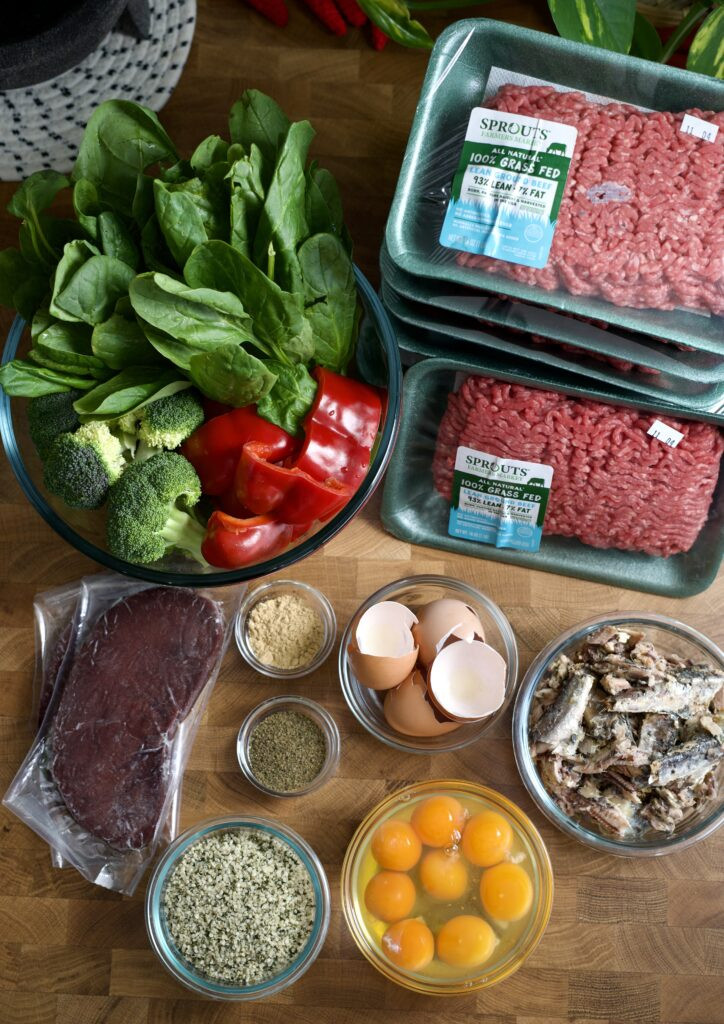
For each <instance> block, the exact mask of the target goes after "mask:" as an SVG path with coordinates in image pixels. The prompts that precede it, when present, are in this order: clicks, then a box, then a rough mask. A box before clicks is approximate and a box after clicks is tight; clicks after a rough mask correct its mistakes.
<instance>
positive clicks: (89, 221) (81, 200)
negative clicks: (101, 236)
mask: <svg viewBox="0 0 724 1024" xmlns="http://www.w3.org/2000/svg"><path fill="white" fill-rule="evenodd" d="M73 209H74V210H75V215H76V217H77V218H78V221H79V222H80V224H81V226H82V227H83V228H84V230H85V231H86V232H87V233H88V235H89V236H90V237H91V238H92V239H93V241H94V242H96V241H98V214H99V213H102V212H103V211H104V210H110V206H109V205H108V204H107V203H102V202H101V201H100V199H99V198H98V189H97V188H96V187H95V185H94V184H93V182H92V181H88V179H87V178H79V179H78V181H76V183H75V185H74V186H73Z"/></svg>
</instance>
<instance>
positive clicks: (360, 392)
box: [294, 366, 382, 491]
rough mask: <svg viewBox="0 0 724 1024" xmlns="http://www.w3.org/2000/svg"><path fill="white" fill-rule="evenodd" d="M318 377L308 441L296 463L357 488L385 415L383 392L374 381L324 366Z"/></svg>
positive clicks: (308, 422) (307, 419) (306, 424)
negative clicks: (366, 382)
mask: <svg viewBox="0 0 724 1024" xmlns="http://www.w3.org/2000/svg"><path fill="white" fill-rule="evenodd" d="M314 377H316V379H317V384H318V387H317V394H316V396H315V399H314V404H313V405H312V408H311V409H310V410H309V412H308V413H307V415H306V416H305V418H304V422H303V426H304V444H303V445H302V449H301V451H300V453H299V455H298V457H297V458H296V459H295V462H294V466H295V467H296V468H297V469H301V470H303V471H304V472H305V473H309V475H310V476H313V477H315V479H317V480H324V481H327V480H330V479H331V480H338V481H339V482H340V483H343V484H346V485H347V486H348V487H349V488H350V490H351V491H354V490H356V488H357V487H358V485H359V484H360V483H361V482H362V480H363V478H364V476H365V474H366V472H367V469H368V467H369V463H370V452H371V451H372V445H373V444H374V443H375V438H376V436H377V430H378V428H379V424H380V417H381V415H382V401H381V399H380V395H379V393H378V392H377V391H376V390H375V388H372V387H370V386H369V384H363V383H362V381H359V380H353V379H352V378H351V377H343V376H342V375H341V374H339V373H333V372H332V371H331V370H327V369H325V368H324V367H321V366H317V367H316V368H315V370H314Z"/></svg>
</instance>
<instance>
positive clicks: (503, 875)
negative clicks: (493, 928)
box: [480, 863, 533, 921]
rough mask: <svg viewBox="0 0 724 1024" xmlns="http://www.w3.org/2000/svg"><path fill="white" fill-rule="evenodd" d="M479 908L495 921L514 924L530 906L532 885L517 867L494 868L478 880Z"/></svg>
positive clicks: (516, 865) (500, 866)
mask: <svg viewBox="0 0 724 1024" xmlns="http://www.w3.org/2000/svg"><path fill="white" fill-rule="evenodd" d="M480 900H481V902H482V904H483V908H484V909H485V910H487V912H488V913H489V914H490V916H491V917H494V918H495V919H496V920H498V921H518V920H520V918H521V917H523V916H524V915H525V914H527V913H528V911H529V910H530V905H531V903H532V902H533V883H532V882H531V880H530V878H529V877H528V875H527V874H526V873H525V871H524V870H523V868H522V867H520V865H518V864H507V863H505V864H496V865H495V867H492V868H488V870H487V871H483V874H482V875H481V878H480Z"/></svg>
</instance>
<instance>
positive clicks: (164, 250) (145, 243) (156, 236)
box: [141, 213, 179, 277]
mask: <svg viewBox="0 0 724 1024" xmlns="http://www.w3.org/2000/svg"><path fill="white" fill-rule="evenodd" d="M141 253H142V254H143V261H144V263H145V265H146V269H147V270H156V271H158V272H159V273H161V274H168V275H170V276H171V277H173V276H174V275H176V274H178V273H179V267H178V264H177V263H176V261H175V260H174V258H173V256H172V255H171V253H170V251H169V248H168V245H167V244H166V239H165V238H164V237H163V234H162V233H161V228H160V227H159V226H158V218H157V217H156V214H155V213H153V214H151V216H150V217H149V218H148V220H147V221H146V223H145V224H144V226H143V230H142V231H141Z"/></svg>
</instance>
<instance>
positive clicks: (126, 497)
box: [107, 452, 207, 565]
mask: <svg viewBox="0 0 724 1024" xmlns="http://www.w3.org/2000/svg"><path fill="white" fill-rule="evenodd" d="M200 497H201V483H200V481H199V478H198V476H197V474H196V470H195V469H194V467H193V466H192V465H191V463H190V462H188V461H187V460H186V459H185V458H184V457H183V455H179V454H178V453H177V452H160V453H158V454H157V455H153V456H152V457H151V458H150V459H147V460H146V461H144V462H134V463H132V464H131V465H130V466H129V467H128V469H127V470H126V471H125V473H124V474H123V476H122V477H121V478H120V480H119V481H118V483H116V484H115V485H114V486H113V487H112V488H111V491H110V496H109V499H108V521H107V531H108V532H107V536H108V547H109V549H110V551H111V552H112V553H113V554H114V555H116V557H117V558H123V559H124V560H125V561H127V562H140V563H147V562H155V561H157V560H158V559H159V558H163V556H164V555H165V554H166V553H167V552H168V551H169V550H171V549H174V548H175V549H179V550H181V551H186V552H187V553H188V554H189V555H191V557H192V558H195V559H196V561H198V562H200V563H201V564H202V565H206V564H207V563H206V560H205V559H204V557H203V556H202V554H201V542H202V541H203V539H204V528H203V527H202V526H201V524H200V523H199V522H198V521H197V520H196V519H194V518H193V516H191V515H189V513H188V511H187V509H190V508H192V507H193V506H194V505H195V504H196V502H197V501H198V500H199V498H200Z"/></svg>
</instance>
